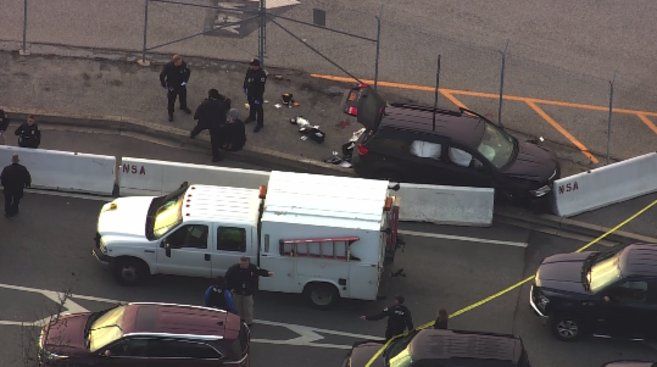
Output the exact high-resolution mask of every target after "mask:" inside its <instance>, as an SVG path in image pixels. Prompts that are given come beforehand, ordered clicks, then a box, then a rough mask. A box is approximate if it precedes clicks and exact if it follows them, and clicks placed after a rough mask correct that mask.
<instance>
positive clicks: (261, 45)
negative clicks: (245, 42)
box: [258, 0, 267, 67]
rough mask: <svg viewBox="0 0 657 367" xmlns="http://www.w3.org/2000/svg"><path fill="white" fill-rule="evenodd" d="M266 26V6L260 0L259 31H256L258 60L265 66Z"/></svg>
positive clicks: (263, 1) (263, 0)
mask: <svg viewBox="0 0 657 367" xmlns="http://www.w3.org/2000/svg"><path fill="white" fill-rule="evenodd" d="M266 26H267V6H266V4H265V0H260V31H259V32H258V59H259V60H260V65H262V67H264V66H265V47H266V43H265V42H266V40H265V37H266V35H267V31H266V28H265V27H266Z"/></svg>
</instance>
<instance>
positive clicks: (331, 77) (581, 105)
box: [310, 74, 657, 117]
mask: <svg viewBox="0 0 657 367" xmlns="http://www.w3.org/2000/svg"><path fill="white" fill-rule="evenodd" d="M310 76H311V77H313V78H320V79H326V80H332V81H335V82H342V83H354V84H355V81H354V80H353V79H352V78H349V77H342V76H336V75H326V74H310ZM362 81H363V82H364V83H368V84H374V81H373V80H368V79H362ZM378 85H380V86H382V87H390V88H397V89H407V90H417V91H425V92H431V93H433V92H434V90H435V88H434V87H430V86H427V85H421V84H412V83H396V82H386V81H379V82H378ZM439 90H440V92H441V93H442V94H443V95H445V93H449V94H451V95H452V96H454V95H461V96H469V97H479V98H489V99H498V98H500V96H499V94H495V93H485V92H475V91H469V90H462V89H448V88H440V89H439ZM446 97H447V96H446ZM502 97H503V98H504V99H505V100H507V101H515V102H525V103H529V102H531V103H535V104H536V103H538V104H543V105H551V106H559V107H571V108H579V109H582V110H590V111H608V110H609V107H608V106H599V105H591V104H585V103H573V102H565V101H556V100H550V99H540V98H532V97H521V96H514V95H509V94H505V95H503V96H502ZM448 98H449V97H448ZM614 112H615V113H626V114H632V115H644V116H646V117H647V116H654V117H657V112H654V111H640V110H630V109H626V108H614Z"/></svg>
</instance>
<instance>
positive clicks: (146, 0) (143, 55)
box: [137, 0, 151, 66]
mask: <svg viewBox="0 0 657 367" xmlns="http://www.w3.org/2000/svg"><path fill="white" fill-rule="evenodd" d="M149 2H150V0H144V39H143V43H142V48H141V60H137V63H138V64H139V65H141V66H149V65H150V64H151V62H150V61H148V60H147V59H146V43H147V41H148V37H147V35H148V3H149Z"/></svg>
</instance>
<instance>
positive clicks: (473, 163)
mask: <svg viewBox="0 0 657 367" xmlns="http://www.w3.org/2000/svg"><path fill="white" fill-rule="evenodd" d="M445 153H446V154H445V162H446V165H445V167H446V169H445V171H444V174H445V175H446V176H447V177H445V180H446V181H448V182H449V183H450V184H451V185H456V186H473V187H493V171H492V168H491V166H490V163H489V162H488V161H486V160H485V159H483V157H481V156H480V154H479V153H477V152H475V151H473V150H472V149H470V148H467V147H463V146H460V145H456V144H453V143H451V144H449V145H447V146H446V147H445Z"/></svg>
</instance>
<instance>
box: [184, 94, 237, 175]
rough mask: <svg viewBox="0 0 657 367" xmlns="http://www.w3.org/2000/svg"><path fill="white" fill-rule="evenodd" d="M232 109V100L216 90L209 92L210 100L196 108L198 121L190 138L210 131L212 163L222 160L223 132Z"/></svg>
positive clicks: (195, 115)
mask: <svg viewBox="0 0 657 367" xmlns="http://www.w3.org/2000/svg"><path fill="white" fill-rule="evenodd" d="M229 107H230V99H227V98H226V97H224V96H222V95H221V94H219V91H218V90H216V89H214V88H213V89H210V90H209V91H208V98H207V99H206V100H204V101H203V103H201V104H200V105H199V106H198V108H196V113H194V119H195V120H198V122H197V123H196V126H195V127H194V129H193V130H192V131H191V132H190V134H189V137H190V138H192V139H194V138H195V137H196V135H198V134H199V133H200V132H201V131H203V130H205V129H209V130H210V144H211V145H212V161H213V162H217V161H220V160H221V152H220V149H221V144H222V140H223V139H222V134H223V133H222V130H223V127H224V126H225V125H226V113H228V108H229Z"/></svg>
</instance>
